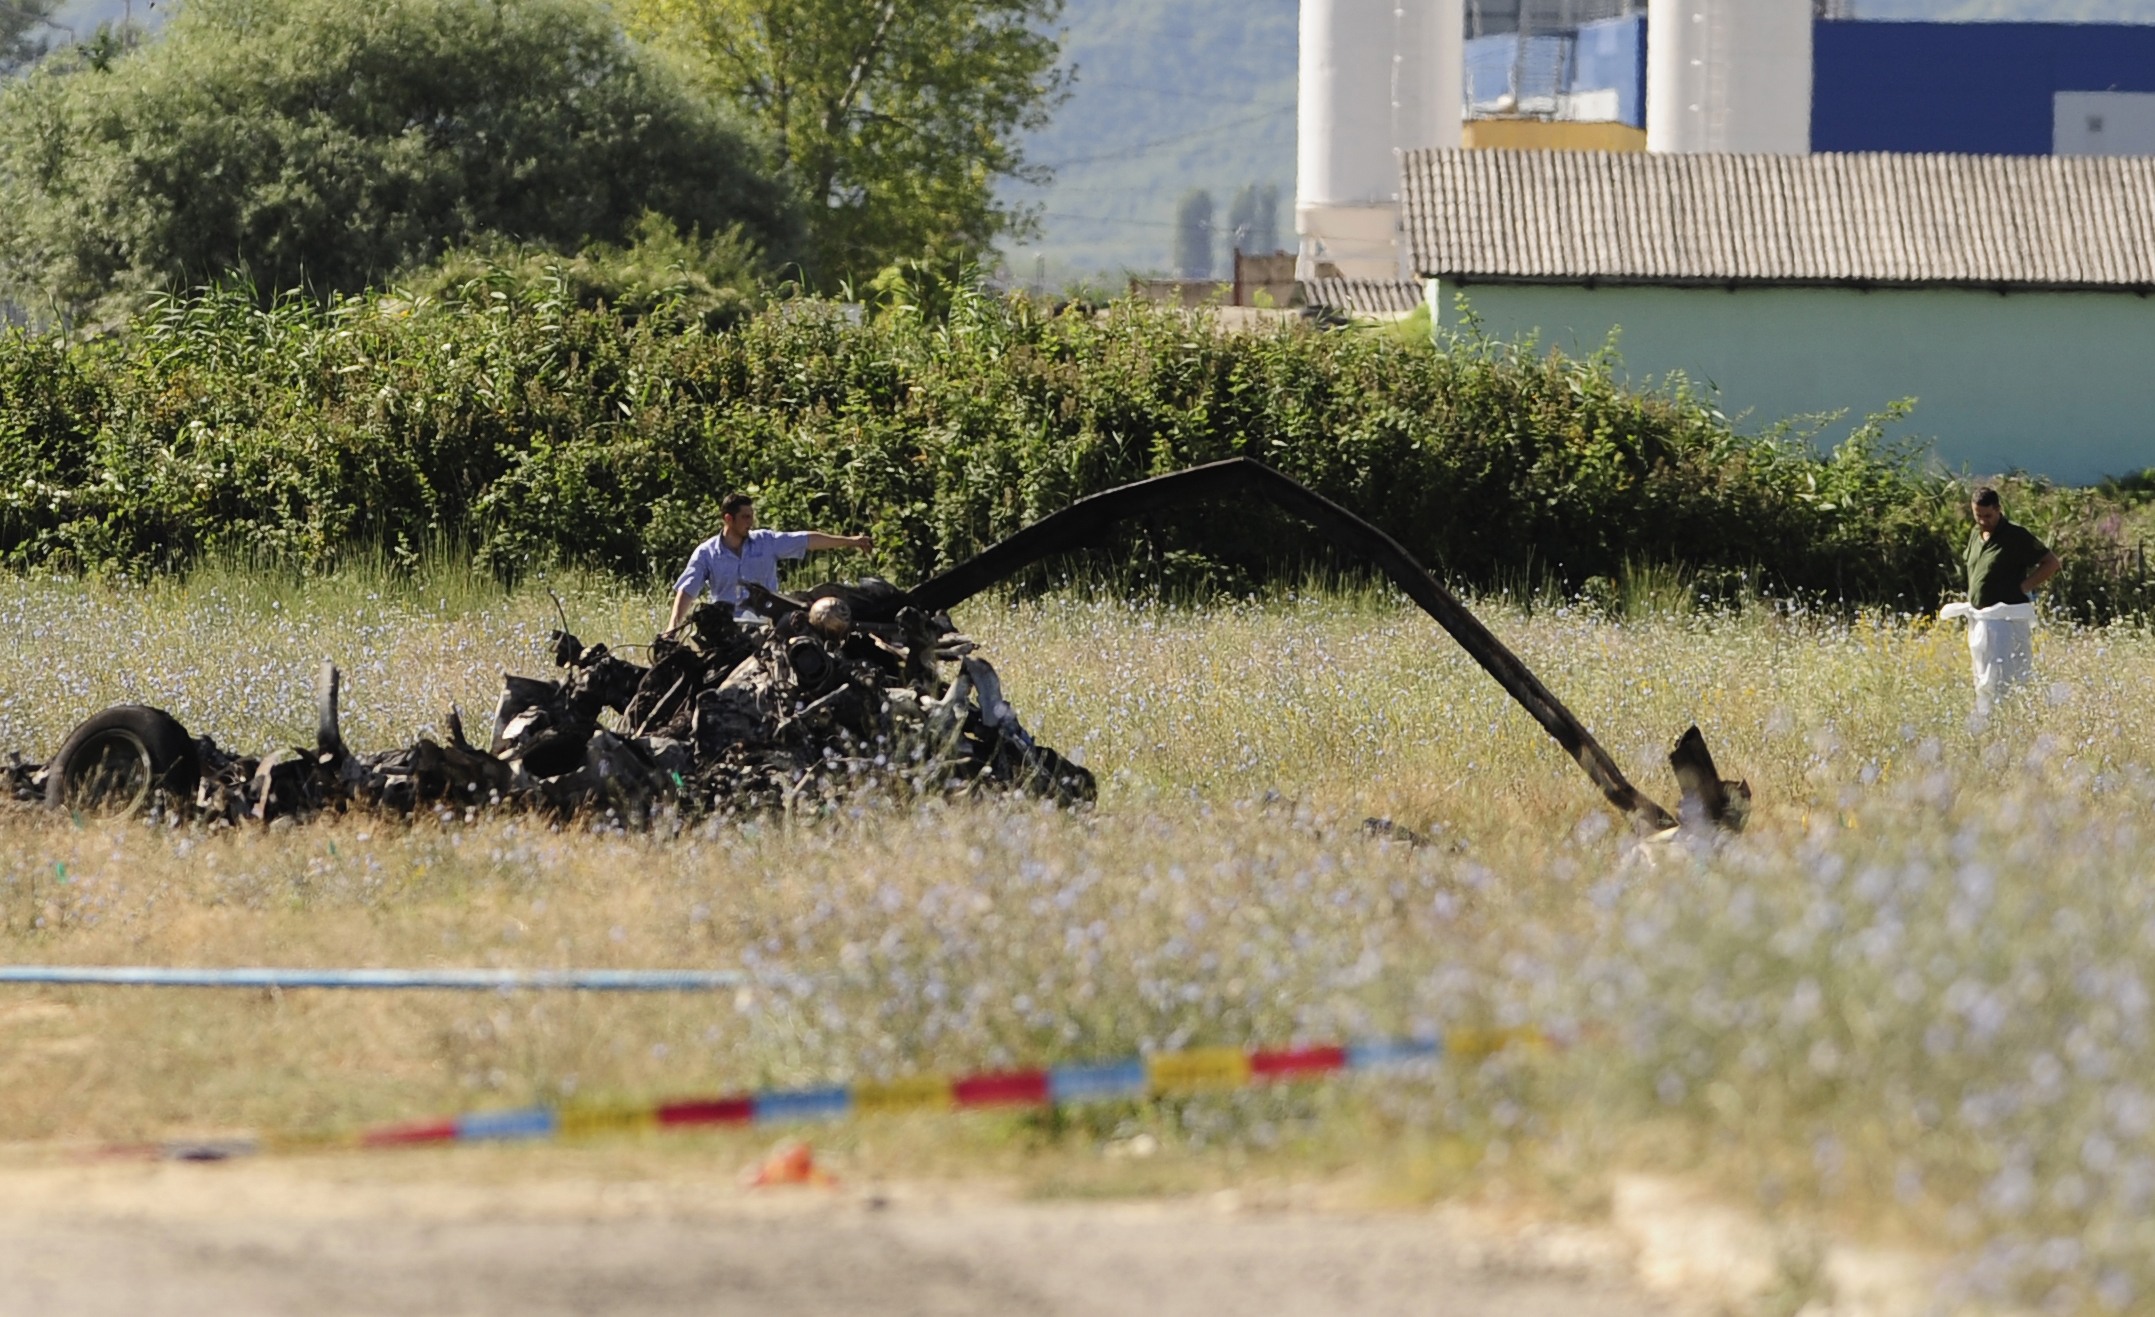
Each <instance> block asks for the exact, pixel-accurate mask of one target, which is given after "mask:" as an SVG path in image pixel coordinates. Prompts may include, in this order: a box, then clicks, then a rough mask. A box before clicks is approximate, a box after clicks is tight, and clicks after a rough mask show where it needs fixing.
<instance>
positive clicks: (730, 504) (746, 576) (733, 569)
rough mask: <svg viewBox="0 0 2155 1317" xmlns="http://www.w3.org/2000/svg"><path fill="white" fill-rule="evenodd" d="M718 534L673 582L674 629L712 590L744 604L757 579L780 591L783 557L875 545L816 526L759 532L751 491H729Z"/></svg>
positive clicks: (669, 625) (701, 546) (724, 601)
mask: <svg viewBox="0 0 2155 1317" xmlns="http://www.w3.org/2000/svg"><path fill="white" fill-rule="evenodd" d="M718 506H719V514H720V515H719V522H720V524H721V525H722V526H723V527H724V529H722V530H720V531H719V533H718V534H716V535H713V536H712V537H711V538H710V539H707V540H705V541H704V542H703V543H701V544H699V545H697V546H696V550H695V552H693V553H691V554H689V556H688V567H687V569H686V570H685V571H683V572H682V573H681V579H680V580H678V581H675V582H674V584H673V620H672V621H670V622H668V623H667V624H666V629H667V630H668V631H672V630H673V629H674V628H676V627H678V626H680V625H681V623H682V622H684V621H686V620H687V619H688V615H689V613H690V612H692V611H693V610H694V609H695V607H696V600H697V598H698V597H699V596H701V595H702V594H703V592H704V591H705V590H706V589H708V590H709V591H710V592H711V597H712V598H713V599H716V600H717V601H718V602H720V603H722V604H732V605H733V606H734V607H735V608H739V607H740V606H741V603H742V601H744V600H745V599H747V598H748V591H747V590H745V589H743V588H742V587H743V585H744V584H746V583H748V582H751V581H752V582H754V583H755V584H757V585H760V586H762V587H763V588H764V589H766V590H771V591H776V590H777V589H778V560H779V559H781V558H800V557H804V556H806V555H807V554H811V553H814V552H816V551H818V550H821V549H872V548H874V547H875V540H874V537H872V536H868V535H825V534H824V533H823V532H822V531H817V530H757V529H756V505H755V501H754V500H752V499H750V498H749V497H748V495H746V494H728V495H726V498H725V501H724V502H722V503H720V504H719V505H718Z"/></svg>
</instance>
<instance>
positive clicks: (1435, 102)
mask: <svg viewBox="0 0 2155 1317" xmlns="http://www.w3.org/2000/svg"><path fill="white" fill-rule="evenodd" d="M1462 5H1463V0H1302V16H1301V67H1300V76H1299V83H1298V90H1297V100H1296V110H1297V115H1298V118H1297V123H1296V136H1295V234H1296V236H1297V238H1298V239H1299V243H1300V246H1299V250H1298V252H1297V255H1296V259H1295V276H1296V277H1297V278H1300V279H1313V278H1317V277H1319V276H1320V275H1323V274H1328V273H1331V270H1328V269H1326V268H1325V267H1327V266H1329V267H1332V268H1333V269H1336V270H1337V272H1338V273H1339V274H1342V275H1345V276H1347V277H1348V278H1354V279H1401V278H1407V277H1410V276H1409V272H1408V271H1407V270H1406V253H1405V245H1404V243H1403V242H1402V240H1401V235H1400V209H1399V184H1400V155H1401V153H1402V152H1405V151H1412V150H1417V149H1420V148H1422V147H1430V146H1442V147H1450V148H1454V149H1456V148H1457V147H1458V146H1459V127H1460V102H1461V99H1462V97H1463V95H1464V82H1465V78H1466V48H1465V29H1466V20H1465V17H1464V11H1463V8H1462Z"/></svg>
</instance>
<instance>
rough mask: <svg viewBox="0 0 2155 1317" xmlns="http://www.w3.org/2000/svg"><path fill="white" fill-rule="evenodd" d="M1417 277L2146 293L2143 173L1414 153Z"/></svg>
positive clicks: (2097, 162) (1953, 160) (2043, 163)
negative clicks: (1955, 286)
mask: <svg viewBox="0 0 2155 1317" xmlns="http://www.w3.org/2000/svg"><path fill="white" fill-rule="evenodd" d="M1405 172H1406V178H1405V184H1406V222H1407V234H1408V242H1409V244H1410V251H1411V253H1412V256H1413V259H1414V268H1415V269H1416V270H1417V271H1419V272H1420V273H1422V274H1424V275H1435V276H1438V277H1443V278H1452V279H1458V280H1464V281H1472V280H1475V279H1482V280H1489V281H1499V280H1518V281H1542V282H1584V281H1595V282H1610V283H1707V284H1730V283H1794V284H1862V285H1870V284H1908V285H1961V286H1972V287H1983V288H2006V287H2022V288H2100V289H2120V288H2125V289H2139V290H2144V289H2148V288H2151V287H2155V158H2147V157H2134V158H2127V157H2093V156H2075V157H2068V156H1972V155H1891V154H1883V153H1875V152H1866V153H1862V154H1847V155H1808V156H1785V155H1650V154H1636V153H1614V152H1604V151H1414V152H1410V153H1408V155H1407V158H1406V163H1405Z"/></svg>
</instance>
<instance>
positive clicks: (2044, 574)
mask: <svg viewBox="0 0 2155 1317" xmlns="http://www.w3.org/2000/svg"><path fill="white" fill-rule="evenodd" d="M2064 565H2065V560H2064V559H2063V558H2060V557H2059V556H2058V555H2057V553H2056V552H2055V551H2052V552H2050V553H2046V554H2044V555H2043V560H2042V561H2041V562H2039V563H2037V564H2035V570H2034V571H2032V572H2029V573H2028V579H2027V580H2025V581H2022V582H2021V583H2020V592H2021V593H2022V594H2028V593H2031V592H2033V591H2035V590H2040V589H2041V588H2042V587H2043V582H2045V581H2047V580H2049V579H2050V578H2051V577H2053V576H2056V575H2057V574H2058V569H2059V568H2060V567H2063V566H2064Z"/></svg>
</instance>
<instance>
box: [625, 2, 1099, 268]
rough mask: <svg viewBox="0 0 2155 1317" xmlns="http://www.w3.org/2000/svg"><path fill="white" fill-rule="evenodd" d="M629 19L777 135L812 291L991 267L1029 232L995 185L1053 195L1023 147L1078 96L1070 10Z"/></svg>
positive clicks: (974, 8) (777, 12)
mask: <svg viewBox="0 0 2155 1317" xmlns="http://www.w3.org/2000/svg"><path fill="white" fill-rule="evenodd" d="M625 3H626V5H627V9H628V12H629V14H630V21H631V25H632V26H633V27H634V28H635V29H636V30H637V31H639V32H641V33H644V34H646V35H648V36H650V37H652V38H653V39H658V38H666V39H670V40H673V41H676V42H678V43H680V44H681V45H683V46H685V47H686V48H687V49H689V50H691V51H693V52H694V53H695V55H696V56H697V58H698V59H699V60H700V62H701V64H702V67H703V68H704V70H705V73H706V76H707V77H708V78H709V79H710V82H711V86H712V88H713V90H714V91H715V92H716V93H717V94H718V95H720V96H722V97H724V98H726V99H728V100H730V101H731V102H732V103H733V104H735V105H737V106H738V107H739V108H740V109H741V110H742V111H744V112H745V113H746V114H748V115H749V116H750V117H751V118H752V119H753V121H754V122H755V123H756V124H757V125H758V126H760V127H761V128H762V129H763V130H764V131H765V133H767V134H768V135H769V137H770V140H771V141H772V143H773V144H774V146H775V148H776V149H777V151H778V153H779V155H780V157H781V158H782V160H783V161H784V164H785V166H786V168H787V170H788V171H789V174H790V176H791V178H792V180H793V183H794V186H795V187H796V188H797V189H798V192H799V195H800V198H801V201H802V203H803V204H802V212H803V215H804V218H805V220H806V224H807V227H808V237H809V243H808V260H807V273H808V275H809V277H810V279H811V281H812V282H814V283H816V284H818V285H820V286H823V287H826V288H834V287H836V286H837V285H838V284H839V283H841V282H843V281H849V280H850V281H865V280H866V279H868V278H869V277H870V276H873V275H874V274H876V273H877V272H878V271H881V270H883V269H885V268H886V267H888V266H891V265H893V264H895V263H897V262H899V261H902V260H927V261H930V262H934V263H948V262H952V261H956V262H961V263H962V262H965V261H977V260H979V259H980V258H981V257H982V256H983V255H985V254H986V252H987V249H988V248H989V246H990V245H991V244H992V243H994V242H995V240H996V239H997V238H999V237H1003V236H1016V235H1022V234H1024V233H1027V232H1030V231H1031V218H1030V216H1028V215H1027V214H1025V213H1023V212H1020V211H1017V210H1013V209H1012V208H1010V207H1008V206H1006V205H1004V204H1002V203H1001V202H998V201H997V200H996V197H995V185H996V183H997V181H998V180H1000V179H1005V178H1017V179H1024V180H1027V181H1032V182H1042V181H1045V177H1046V175H1045V172H1044V171H1042V170H1039V169H1036V168H1033V167H1030V166H1028V165H1027V164H1026V163H1025V159H1024V153H1023V150H1022V148H1021V146H1020V144H1019V141H1018V138H1019V136H1020V135H1021V134H1022V133H1024V132H1026V131H1029V130H1031V129H1034V128H1038V127H1039V126H1041V125H1042V124H1044V123H1045V122H1046V121H1047V116H1048V112H1049V110H1051V109H1052V108H1053V107H1054V106H1055V105H1057V104H1058V103H1060V101H1061V100H1062V98H1063V96H1064V94H1065V87H1066V85H1067V81H1068V75H1067V73H1066V72H1064V71H1062V70H1058V69H1057V68H1056V66H1055V65H1056V59H1057V55H1058V50H1059V47H1058V44H1057V41H1056V39H1055V37H1054V36H1053V35H1051V33H1050V32H1049V30H1048V29H1049V28H1050V26H1051V25H1052V24H1053V23H1054V22H1055V21H1056V20H1057V19H1058V18H1059V17H1060V16H1061V13H1062V7H1063V0H625Z"/></svg>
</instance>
